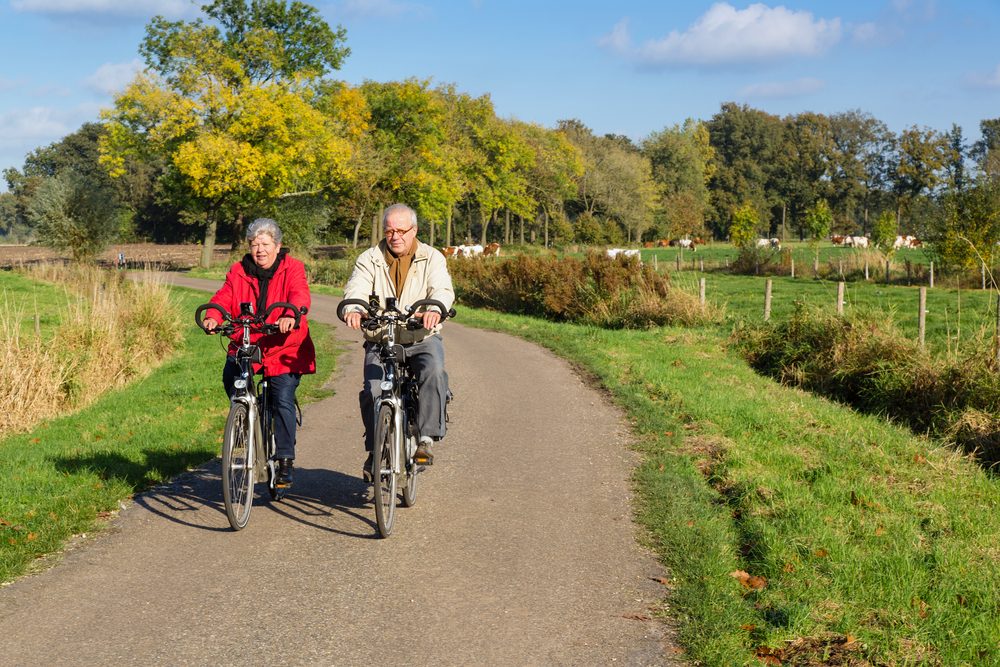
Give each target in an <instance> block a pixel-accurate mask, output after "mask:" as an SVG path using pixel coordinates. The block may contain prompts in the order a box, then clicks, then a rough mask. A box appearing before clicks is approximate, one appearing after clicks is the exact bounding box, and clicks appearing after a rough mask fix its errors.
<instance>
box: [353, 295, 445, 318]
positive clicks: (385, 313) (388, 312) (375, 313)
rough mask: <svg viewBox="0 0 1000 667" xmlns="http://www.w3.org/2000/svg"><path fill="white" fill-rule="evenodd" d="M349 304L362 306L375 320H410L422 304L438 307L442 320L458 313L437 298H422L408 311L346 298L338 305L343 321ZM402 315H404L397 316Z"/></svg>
mask: <svg viewBox="0 0 1000 667" xmlns="http://www.w3.org/2000/svg"><path fill="white" fill-rule="evenodd" d="M348 306H361V307H362V308H363V309H364V311H365V313H366V314H367V315H368V317H369V318H372V319H373V320H374V321H379V320H383V321H384V320H389V319H405V320H407V321H409V320H410V318H411V317H413V313H415V312H416V310H417V308H420V307H421V306H432V307H434V308H437V310H438V312H440V313H441V321H442V322H444V321H445V320H446V319H448V318H451V317H455V315H457V314H458V313H457V312H456V311H455V309H454V308H450V309H449V308H445V307H444V304H443V303H441V302H440V301H438V300H437V299H420V300H419V301H415V302H414V303H412V304H411V305H410V306H408V307H407V309H406V312H403V311H401V310H399V308H397V307H395V306H393V307H392V308H385V309H380V308H378V307H377V306H375V305H373V304H371V303H369V302H368V301H362V300H361V299H344V300H343V301H341V302H340V304H339V305H338V306H337V317H338V318H339V319H340V320H341V321H344V311H345V310H346V309H347V307H348ZM380 310H381V311H382V312H381V314H380V313H379V311H380ZM392 313H395V314H396V316H394V315H392ZM400 315H401V316H402V317H397V316H400Z"/></svg>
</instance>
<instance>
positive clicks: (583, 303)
mask: <svg viewBox="0 0 1000 667" xmlns="http://www.w3.org/2000/svg"><path fill="white" fill-rule="evenodd" d="M450 266H451V274H452V278H453V279H454V281H455V290H456V292H457V294H458V297H459V298H460V299H461V300H462V302H463V303H467V304H469V305H471V306H478V307H483V308H491V309H493V310H499V311H502V312H507V313H516V314H522V315H532V316H535V317H543V318H546V319H550V320H555V321H561V322H579V323H583V324H592V325H594V326H600V327H606V328H615V329H620V328H644V327H650V326H657V325H661V324H697V323H702V322H708V321H717V320H718V319H719V317H718V314H717V312H718V311H715V310H712V309H710V308H709V307H704V308H703V307H702V306H701V304H700V303H699V302H698V299H697V297H694V296H692V295H690V294H688V293H686V292H683V291H682V290H679V289H675V288H672V287H671V285H670V281H669V278H668V277H666V276H665V275H660V274H658V273H656V272H655V271H653V269H652V268H651V267H649V266H646V265H643V264H641V263H640V262H639V261H638V260H637V259H635V258H614V259H612V258H609V257H606V256H605V255H602V254H599V253H589V254H587V255H586V256H585V257H584V258H583V259H582V260H581V259H576V258H572V257H563V258H558V257H551V256H534V257H529V256H524V255H518V256H515V257H511V258H505V259H501V260H498V261H494V260H485V261H483V260H477V259H469V260H458V261H454V262H452V263H451V265H450Z"/></svg>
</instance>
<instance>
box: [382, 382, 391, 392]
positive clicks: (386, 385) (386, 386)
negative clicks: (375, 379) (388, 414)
mask: <svg viewBox="0 0 1000 667" xmlns="http://www.w3.org/2000/svg"><path fill="white" fill-rule="evenodd" d="M379 389H381V390H382V391H392V382H390V381H389V380H382V383H381V384H379Z"/></svg>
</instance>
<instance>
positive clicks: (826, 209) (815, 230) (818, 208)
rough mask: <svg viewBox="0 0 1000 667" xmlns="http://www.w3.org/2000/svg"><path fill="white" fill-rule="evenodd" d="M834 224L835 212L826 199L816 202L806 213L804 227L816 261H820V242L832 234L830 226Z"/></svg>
mask: <svg viewBox="0 0 1000 667" xmlns="http://www.w3.org/2000/svg"><path fill="white" fill-rule="evenodd" d="M832 224H833V212H832V211H830V205H829V204H828V203H827V201H826V200H825V199H820V200H818V201H816V202H815V203H814V204H813V205H812V206H811V207H810V208H809V210H807V211H806V214H805V218H804V220H803V227H804V228H805V230H806V233H807V234H808V235H809V245H810V246H811V247H812V249H813V252H814V253H815V254H814V261H815V262H818V261H819V241H820V239H822V238H825V237H826V236H827V235H828V234H829V233H830V226H831V225H832Z"/></svg>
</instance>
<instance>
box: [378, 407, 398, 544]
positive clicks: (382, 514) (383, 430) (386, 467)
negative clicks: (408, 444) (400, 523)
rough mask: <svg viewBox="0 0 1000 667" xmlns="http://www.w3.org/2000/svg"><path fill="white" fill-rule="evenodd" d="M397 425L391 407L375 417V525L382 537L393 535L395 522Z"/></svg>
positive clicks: (385, 408) (383, 408)
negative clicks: (394, 464)
mask: <svg viewBox="0 0 1000 667" xmlns="http://www.w3.org/2000/svg"><path fill="white" fill-rule="evenodd" d="M395 448H396V422H395V420H394V419H393V414H392V406H390V405H383V406H382V407H381V409H379V412H378V415H377V416H376V418H375V456H374V457H373V461H372V480H373V482H374V483H373V484H372V488H373V489H374V500H375V523H376V524H377V525H378V534H379V536H380V537H389V535H391V534H392V525H393V523H394V522H395V519H396V473H395V472H394V466H393V463H394V459H395V457H396V454H395Z"/></svg>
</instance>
